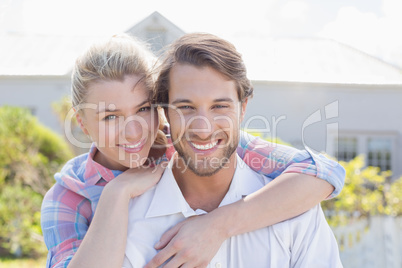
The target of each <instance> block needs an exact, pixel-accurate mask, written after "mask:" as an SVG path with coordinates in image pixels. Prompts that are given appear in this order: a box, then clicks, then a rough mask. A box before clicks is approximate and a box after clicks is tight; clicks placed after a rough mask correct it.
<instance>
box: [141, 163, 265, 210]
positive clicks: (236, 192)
mask: <svg viewBox="0 0 402 268" xmlns="http://www.w3.org/2000/svg"><path fill="white" fill-rule="evenodd" d="M173 164H174V157H172V159H171V160H170V162H169V164H168V166H167V167H166V169H165V172H164V173H163V175H162V178H161V179H160V181H159V183H158V184H157V185H156V186H155V193H154V196H153V199H152V201H151V205H150V206H149V209H148V211H147V214H146V216H145V217H146V218H148V217H158V216H167V215H172V214H176V213H182V214H183V216H184V217H186V218H187V217H190V216H194V215H197V214H199V213H196V212H195V211H194V210H193V209H192V208H191V207H190V206H189V205H188V203H187V201H186V199H185V198H184V196H183V194H182V192H181V190H180V188H179V186H178V184H177V182H176V180H175V179H174V176H173V172H172V166H173ZM264 185H265V182H264V178H263V177H262V176H261V175H259V174H258V173H256V172H254V171H253V170H251V169H250V168H249V166H247V165H246V163H244V162H243V160H242V159H241V158H240V157H239V156H238V155H237V165H236V171H235V174H234V176H233V179H232V182H231V184H230V187H229V190H228V192H227V193H226V195H225V197H224V198H223V200H222V202H221V204H220V205H219V206H224V205H228V204H231V203H234V202H236V201H238V200H240V199H242V198H243V197H245V196H247V195H249V194H251V193H253V192H255V191H257V190H258V189H260V188H261V187H263V186H264ZM197 212H199V210H197Z"/></svg>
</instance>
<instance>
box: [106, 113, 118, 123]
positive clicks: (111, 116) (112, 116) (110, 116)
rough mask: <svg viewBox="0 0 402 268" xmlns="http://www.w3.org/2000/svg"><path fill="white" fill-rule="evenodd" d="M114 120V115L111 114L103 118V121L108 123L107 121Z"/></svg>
mask: <svg viewBox="0 0 402 268" xmlns="http://www.w3.org/2000/svg"><path fill="white" fill-rule="evenodd" d="M116 118H117V116H116V115H113V114H111V115H108V116H106V117H105V118H103V120H106V121H108V120H114V119H116Z"/></svg>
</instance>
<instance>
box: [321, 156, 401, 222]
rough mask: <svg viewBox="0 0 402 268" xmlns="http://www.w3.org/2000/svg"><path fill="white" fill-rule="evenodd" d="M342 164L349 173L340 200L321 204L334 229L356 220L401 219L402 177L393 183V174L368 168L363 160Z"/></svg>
mask: <svg viewBox="0 0 402 268" xmlns="http://www.w3.org/2000/svg"><path fill="white" fill-rule="evenodd" d="M340 164H341V165H342V166H343V167H344V168H345V170H346V178H345V186H344V187H343V189H342V191H341V193H340V194H339V195H338V196H337V197H335V198H333V199H331V200H327V201H325V202H322V207H323V209H324V210H326V211H327V219H328V221H329V223H330V224H331V225H332V226H336V225H344V224H347V221H348V219H350V218H352V217H354V216H358V217H370V216H373V215H391V216H400V215H402V208H401V205H400V201H401V200H402V177H401V178H399V179H397V180H395V181H394V182H392V183H391V172H390V171H381V170H380V168H378V167H371V166H369V167H366V166H365V162H364V157H363V156H357V157H356V158H354V159H352V160H351V161H349V162H342V161H341V162H340Z"/></svg>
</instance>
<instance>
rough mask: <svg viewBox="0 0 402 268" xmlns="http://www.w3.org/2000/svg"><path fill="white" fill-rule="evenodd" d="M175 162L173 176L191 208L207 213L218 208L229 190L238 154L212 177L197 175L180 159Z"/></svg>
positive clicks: (234, 154)
mask: <svg viewBox="0 0 402 268" xmlns="http://www.w3.org/2000/svg"><path fill="white" fill-rule="evenodd" d="M175 161H176V163H175V164H174V165H173V168H172V171H173V175H174V177H175V179H176V182H177V184H178V185H179V188H180V190H181V192H182V194H183V196H184V198H185V199H186V201H187V203H188V204H189V205H190V207H191V208H192V209H194V210H196V209H202V210H204V211H206V212H210V211H212V210H214V209H215V208H217V207H218V206H219V204H220V203H221V201H222V200H223V198H224V197H225V195H226V193H227V191H228V190H229V187H230V184H231V182H232V179H233V176H234V173H235V171H236V163H237V162H236V153H233V155H232V156H231V157H230V161H229V162H228V164H227V165H226V166H224V167H223V168H221V169H220V170H219V171H218V172H217V173H215V174H214V175H211V176H198V175H196V174H195V173H194V172H193V171H191V170H190V169H189V168H188V167H187V166H186V164H185V163H184V161H183V159H182V158H180V157H178V159H176V160H175Z"/></svg>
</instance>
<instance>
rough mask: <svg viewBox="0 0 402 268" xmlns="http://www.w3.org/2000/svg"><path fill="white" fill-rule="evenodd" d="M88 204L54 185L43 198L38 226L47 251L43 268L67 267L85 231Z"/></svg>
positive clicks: (88, 212)
mask: <svg viewBox="0 0 402 268" xmlns="http://www.w3.org/2000/svg"><path fill="white" fill-rule="evenodd" d="M89 217H91V205H90V203H89V201H88V200H87V199H85V198H83V197H82V196H79V195H77V194H76V193H74V192H72V191H69V190H67V189H65V188H64V187H62V186H60V185H58V184H55V185H54V186H53V187H52V188H51V189H50V190H49V191H48V193H47V194H46V195H45V198H44V200H43V202H42V209H41V226H42V232H43V238H44V241H45V244H46V246H47V248H48V250H49V252H48V257H47V264H46V267H47V268H50V267H52V268H55V267H57V268H59V267H67V266H68V264H69V263H70V261H71V259H72V258H73V256H74V254H75V252H76V251H77V249H78V247H79V246H80V244H81V241H82V239H83V238H84V236H85V234H86V232H87V230H88V225H89V223H88V218H89Z"/></svg>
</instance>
